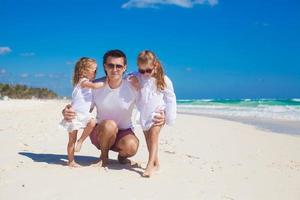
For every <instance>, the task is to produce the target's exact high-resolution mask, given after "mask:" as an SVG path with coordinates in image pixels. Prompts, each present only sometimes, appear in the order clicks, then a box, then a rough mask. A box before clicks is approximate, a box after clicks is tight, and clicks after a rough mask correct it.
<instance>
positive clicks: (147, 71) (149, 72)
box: [139, 68, 153, 74]
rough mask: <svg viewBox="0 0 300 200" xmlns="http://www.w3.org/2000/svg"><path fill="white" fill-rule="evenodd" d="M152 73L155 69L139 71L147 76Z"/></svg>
mask: <svg viewBox="0 0 300 200" xmlns="http://www.w3.org/2000/svg"><path fill="white" fill-rule="evenodd" d="M152 71H153V69H150V68H148V69H139V72H140V73H141V74H145V73H148V74H151V73H152Z"/></svg>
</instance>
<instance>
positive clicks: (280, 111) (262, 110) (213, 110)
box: [178, 105, 300, 121]
mask: <svg viewBox="0 0 300 200" xmlns="http://www.w3.org/2000/svg"><path fill="white" fill-rule="evenodd" d="M178 111H179V112H184V113H190V114H204V115H220V116H231V117H255V118H264V119H280V120H293V121H294V120H296V121H300V106H280V105H273V106H269V105H260V106H256V107H246V106H233V105H178Z"/></svg>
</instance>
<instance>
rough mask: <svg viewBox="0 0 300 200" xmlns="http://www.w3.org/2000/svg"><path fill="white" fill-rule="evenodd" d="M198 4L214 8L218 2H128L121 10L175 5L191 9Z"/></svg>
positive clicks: (149, 0) (206, 0)
mask: <svg viewBox="0 0 300 200" xmlns="http://www.w3.org/2000/svg"><path fill="white" fill-rule="evenodd" d="M197 4H198V5H199V4H209V5H211V6H215V5H217V4H218V0H129V1H128V2H127V3H124V4H123V5H122V8H158V7H159V6H161V5H175V6H179V7H183V8H192V7H194V6H195V5H197Z"/></svg>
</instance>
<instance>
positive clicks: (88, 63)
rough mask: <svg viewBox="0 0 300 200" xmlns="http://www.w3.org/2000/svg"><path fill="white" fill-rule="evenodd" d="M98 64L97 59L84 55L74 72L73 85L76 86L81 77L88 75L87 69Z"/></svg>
mask: <svg viewBox="0 0 300 200" xmlns="http://www.w3.org/2000/svg"><path fill="white" fill-rule="evenodd" d="M95 64H96V60H94V59H92V58H87V57H82V58H80V59H79V60H78V61H77V62H76V65H75V69H74V74H73V81H72V82H73V86H76V85H77V84H78V82H79V80H80V79H81V78H84V77H86V71H87V70H88V69H89V68H91V67H92V66H94V65H95Z"/></svg>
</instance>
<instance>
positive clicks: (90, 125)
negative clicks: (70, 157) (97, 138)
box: [75, 119, 96, 152]
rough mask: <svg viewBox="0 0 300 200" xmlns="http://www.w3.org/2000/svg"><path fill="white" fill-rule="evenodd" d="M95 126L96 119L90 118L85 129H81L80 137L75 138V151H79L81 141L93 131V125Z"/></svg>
mask: <svg viewBox="0 0 300 200" xmlns="http://www.w3.org/2000/svg"><path fill="white" fill-rule="evenodd" d="M95 126H96V121H95V120H94V119H91V120H90V121H89V123H88V124H87V126H86V127H85V129H84V130H83V132H82V134H81V136H80V138H79V139H78V140H77V144H76V147H75V152H79V151H80V149H81V146H82V143H83V142H84V140H85V139H86V138H87V137H88V136H89V135H90V134H91V132H92V131H93V129H94V127H95Z"/></svg>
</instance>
